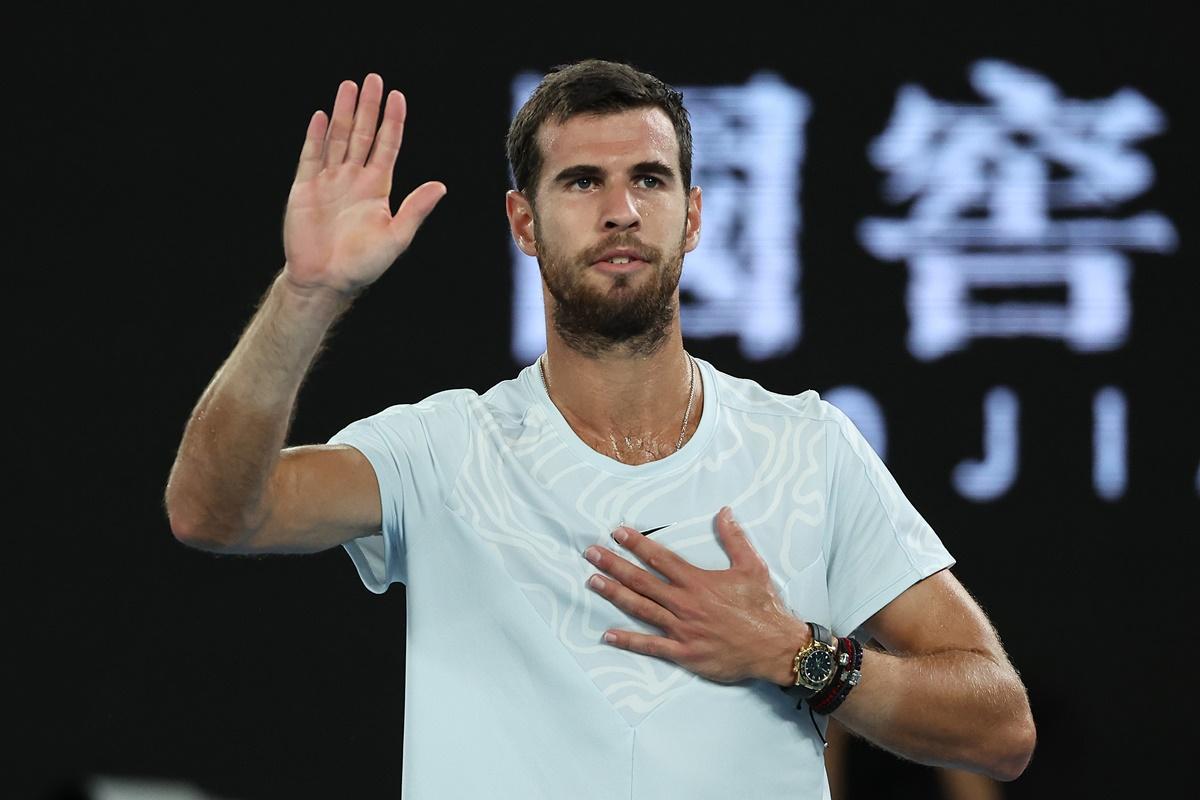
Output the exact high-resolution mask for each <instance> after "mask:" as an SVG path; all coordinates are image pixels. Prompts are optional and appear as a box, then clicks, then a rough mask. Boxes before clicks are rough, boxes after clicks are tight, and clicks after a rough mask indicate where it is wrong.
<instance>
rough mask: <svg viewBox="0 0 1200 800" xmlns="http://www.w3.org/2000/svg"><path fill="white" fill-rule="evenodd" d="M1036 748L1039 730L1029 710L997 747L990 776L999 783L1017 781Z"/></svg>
mask: <svg viewBox="0 0 1200 800" xmlns="http://www.w3.org/2000/svg"><path fill="white" fill-rule="evenodd" d="M1036 746H1037V728H1036V727H1035V726H1034V724H1033V716H1032V715H1031V714H1030V713H1029V712H1028V708H1027V709H1026V713H1025V714H1024V715H1023V716H1022V718H1021V719H1019V720H1015V721H1014V722H1013V724H1012V725H1011V726H1008V727H1007V729H1006V731H1005V734H1004V737H1003V739H1002V740H1001V741H1000V742H997V744H996V745H995V748H994V750H993V752H992V759H991V763H990V764H989V768H988V769H987V773H988V775H989V776H991V777H992V778H994V779H996V780H998V781H1004V782H1008V781H1015V780H1016V779H1017V778H1019V777H1021V774H1022V773H1024V772H1025V768H1026V767H1028V766H1029V762H1030V761H1031V760H1032V759H1033V751H1034V748H1035V747H1036Z"/></svg>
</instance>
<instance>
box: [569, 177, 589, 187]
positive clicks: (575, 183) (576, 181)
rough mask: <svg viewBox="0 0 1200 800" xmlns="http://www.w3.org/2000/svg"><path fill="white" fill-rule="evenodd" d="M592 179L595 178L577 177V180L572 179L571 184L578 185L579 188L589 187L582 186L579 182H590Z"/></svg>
mask: <svg viewBox="0 0 1200 800" xmlns="http://www.w3.org/2000/svg"><path fill="white" fill-rule="evenodd" d="M592 180H593V179H592V178H576V179H575V180H573V181H571V185H572V186H576V187H578V188H580V189H587V188H588V187H587V186H580V185H579V184H580V183H581V182H582V181H589V182H590V181H592Z"/></svg>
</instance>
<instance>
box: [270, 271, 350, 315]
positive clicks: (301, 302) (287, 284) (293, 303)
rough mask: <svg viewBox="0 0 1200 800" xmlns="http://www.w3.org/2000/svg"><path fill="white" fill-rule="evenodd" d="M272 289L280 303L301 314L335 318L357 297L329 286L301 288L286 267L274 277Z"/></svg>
mask: <svg viewBox="0 0 1200 800" xmlns="http://www.w3.org/2000/svg"><path fill="white" fill-rule="evenodd" d="M274 287H275V289H276V290H277V292H278V293H279V294H280V295H281V299H282V301H283V302H284V303H285V304H286V305H287V306H288V307H289V308H291V309H294V310H296V311H299V312H301V313H312V314H317V315H325V316H329V317H336V316H337V315H339V314H341V313H342V312H343V311H345V310H346V309H347V308H348V307H349V306H350V304H351V303H352V302H353V301H354V298H355V297H357V295H358V293H357V292H341V291H338V290H337V289H334V288H332V287H330V286H303V285H301V284H299V283H297V282H296V281H295V280H293V279H292V277H291V276H290V275H289V274H288V270H287V265H286V264H285V265H284V268H283V269H282V270H280V271H279V274H278V275H277V276H276V277H275V283H274Z"/></svg>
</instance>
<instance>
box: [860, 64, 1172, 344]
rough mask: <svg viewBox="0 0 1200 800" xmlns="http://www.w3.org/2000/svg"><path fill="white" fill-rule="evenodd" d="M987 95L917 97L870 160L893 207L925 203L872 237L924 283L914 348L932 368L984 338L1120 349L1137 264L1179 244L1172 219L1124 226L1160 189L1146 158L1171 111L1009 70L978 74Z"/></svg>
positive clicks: (873, 244)
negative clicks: (1086, 97) (1073, 92)
mask: <svg viewBox="0 0 1200 800" xmlns="http://www.w3.org/2000/svg"><path fill="white" fill-rule="evenodd" d="M971 83H972V85H973V86H974V87H975V89H976V90H977V91H978V92H979V94H980V95H981V96H983V97H984V98H986V99H987V100H988V103H987V104H984V105H964V104H953V103H946V102H941V101H938V100H934V99H932V98H930V97H929V96H928V95H927V94H926V93H925V92H924V90H923V89H921V88H920V87H917V86H905V87H904V88H902V89H901V91H900V93H899V97H898V99H897V102H896V107H895V110H894V112H893V115H892V119H891V121H890V123H889V125H888V128H887V130H886V131H885V132H884V133H883V135H882V136H880V137H879V138H878V139H876V140H875V141H874V142H873V143H872V145H871V149H870V158H871V160H872V162H873V163H874V164H875V165H876V166H877V167H878V168H879V169H881V170H883V171H885V172H887V173H888V174H889V175H888V179H887V182H886V184H885V189H884V192H885V196H886V197H887V199H888V200H889V201H890V202H892V203H897V204H899V203H909V202H911V206H910V209H909V215H908V218H907V219H905V220H892V219H879V218H872V219H867V220H865V221H864V223H863V225H862V226H861V228H860V238H861V240H862V243H863V245H864V246H865V247H866V248H867V250H869V251H870V252H871V253H872V254H873V255H875V256H876V257H878V258H883V259H888V260H901V259H903V260H906V261H907V263H908V266H909V267H910V269H911V271H912V277H911V284H910V286H909V290H908V300H907V304H908V312H909V317H910V320H911V328H910V330H909V349H910V351H911V352H912V353H913V355H914V356H916V357H917V358H920V359H923V360H929V359H934V358H939V357H941V356H943V355H945V354H947V353H949V352H952V351H954V350H959V349H962V348H963V347H965V346H966V345H967V344H969V342H970V341H971V340H972V339H975V338H984V337H1012V336H1039V337H1046V338H1057V339H1061V340H1063V341H1065V342H1066V343H1067V344H1068V346H1070V347H1071V348H1073V349H1075V350H1077V351H1084V352H1087V351H1098V350H1111V349H1114V348H1116V347H1118V346H1119V345H1121V344H1122V343H1123V342H1124V341H1125V339H1126V337H1127V336H1128V332H1129V318H1130V311H1129V291H1128V284H1129V270H1130V265H1129V260H1128V258H1127V257H1126V256H1125V254H1124V253H1123V252H1122V251H1124V250H1147V251H1155V252H1160V253H1165V252H1170V251H1171V250H1173V249H1174V247H1175V241H1176V234H1175V229H1174V228H1173V227H1172V225H1171V223H1170V221H1169V220H1167V219H1166V218H1165V217H1164V216H1162V215H1161V214H1158V213H1155V212H1149V211H1147V212H1143V213H1140V214H1137V215H1134V216H1131V217H1126V218H1124V219H1121V218H1117V217H1115V216H1111V214H1112V212H1113V209H1114V207H1115V206H1116V205H1117V204H1119V203H1121V202H1123V201H1126V200H1129V199H1130V198H1132V197H1134V196H1136V195H1138V194H1141V193H1143V192H1145V191H1146V190H1147V189H1149V188H1150V186H1151V184H1152V183H1153V180H1154V169H1153V166H1152V165H1151V163H1150V161H1149V159H1147V158H1146V157H1145V156H1144V155H1142V154H1141V153H1138V152H1136V151H1134V150H1132V149H1130V145H1131V144H1132V143H1133V142H1135V141H1137V140H1139V139H1142V138H1145V137H1147V136H1151V135H1153V134H1156V133H1159V132H1161V131H1162V130H1163V129H1164V128H1165V125H1166V123H1165V120H1164V117H1163V115H1162V113H1161V112H1160V111H1159V109H1158V108H1157V107H1156V106H1155V105H1154V104H1153V103H1151V102H1150V101H1149V100H1147V99H1146V98H1145V97H1143V96H1142V95H1141V94H1139V93H1138V92H1136V91H1134V90H1133V89H1122V90H1120V91H1118V92H1116V93H1115V94H1113V95H1112V96H1111V97H1109V98H1107V99H1104V100H1094V101H1082V100H1070V99H1065V98H1063V97H1061V96H1060V94H1059V91H1058V89H1057V88H1056V87H1055V86H1054V85H1053V84H1052V83H1050V81H1048V80H1047V79H1045V78H1044V77H1042V76H1040V75H1037V74H1035V73H1033V72H1030V71H1027V70H1023V69H1019V68H1017V67H1014V66H1012V65H1010V64H1005V63H1003V62H999V61H982V62H979V63H977V64H975V66H974V67H973V68H972V70H971ZM1087 209H1092V210H1099V211H1101V212H1107V213H1106V215H1099V216H1084V215H1082V214H1081V213H1080V212H1081V211H1082V210H1087ZM1064 290H1065V291H1064ZM1038 293H1041V294H1042V295H1045V294H1046V293H1051V294H1054V295H1055V297H1056V299H1053V300H1047V299H1046V297H1045V296H1040V297H1038V296H1036V295H1037V294H1038ZM989 294H990V297H989ZM1022 294H1024V295H1025V296H1024V297H1022V296H1021V295H1022ZM1057 298H1061V299H1057Z"/></svg>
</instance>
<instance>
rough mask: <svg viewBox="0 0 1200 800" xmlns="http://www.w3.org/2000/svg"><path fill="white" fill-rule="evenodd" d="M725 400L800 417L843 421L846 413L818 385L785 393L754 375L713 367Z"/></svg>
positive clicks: (763, 411) (729, 405) (741, 406)
mask: <svg viewBox="0 0 1200 800" xmlns="http://www.w3.org/2000/svg"><path fill="white" fill-rule="evenodd" d="M713 373H714V374H715V376H716V380H717V391H718V395H719V397H720V400H721V404H722V405H724V406H726V407H727V408H731V409H735V410H738V411H744V412H746V413H750V414H768V415H774V416H787V417H798V418H802V419H810V420H814V421H820V422H840V421H841V417H843V416H844V415H843V414H842V412H841V411H839V410H838V409H837V408H835V407H834V406H833V405H832V404H831V403H829V402H828V401H826V400H823V399H821V396H820V394H819V393H818V392H817V391H816V390H815V389H805V390H804V391H801V392H799V393H798V394H785V393H783V392H777V391H773V390H771V389H768V388H766V387H764V386H763V385H762V384H760V383H759V382H758V381H756V380H753V379H751V378H742V377H738V376H736V375H730V374H729V373H727V372H721V371H720V370H718V369H716V368H715V367H714V368H713Z"/></svg>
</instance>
